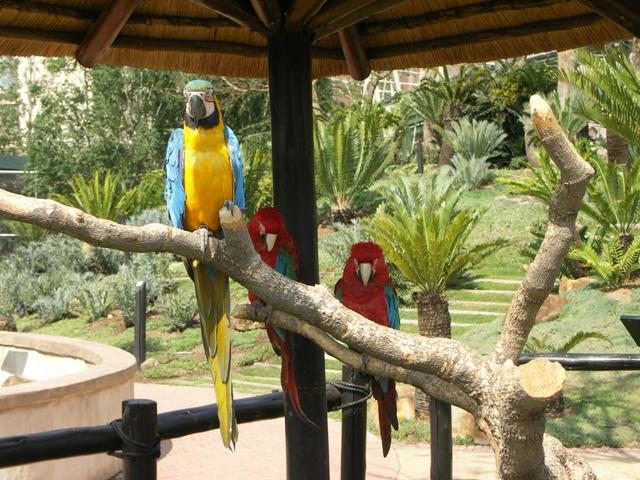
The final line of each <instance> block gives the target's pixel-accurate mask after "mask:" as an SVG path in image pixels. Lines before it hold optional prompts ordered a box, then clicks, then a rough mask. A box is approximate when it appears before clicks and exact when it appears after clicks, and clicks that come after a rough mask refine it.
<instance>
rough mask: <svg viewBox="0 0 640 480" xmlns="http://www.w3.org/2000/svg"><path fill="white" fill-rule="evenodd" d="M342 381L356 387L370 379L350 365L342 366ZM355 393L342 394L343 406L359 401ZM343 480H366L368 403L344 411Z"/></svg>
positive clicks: (341, 461)
mask: <svg viewBox="0 0 640 480" xmlns="http://www.w3.org/2000/svg"><path fill="white" fill-rule="evenodd" d="M342 380H344V381H345V382H349V383H353V384H355V385H362V386H365V385H368V384H369V377H368V376H367V375H363V374H362V373H360V372H359V371H357V370H354V369H353V368H351V367H349V366H348V365H343V366H342ZM358 398H359V396H358V395H357V394H356V393H355V392H350V391H345V392H343V394H342V402H343V404H347V403H349V402H353V401H354V400H357V399H358ZM340 453H341V458H340V478H341V480H365V478H366V477H365V476H366V472H367V402H362V403H358V404H357V405H354V406H353V407H349V408H345V409H343V410H342V451H341V452H340Z"/></svg>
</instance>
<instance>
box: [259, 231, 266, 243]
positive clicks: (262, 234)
mask: <svg viewBox="0 0 640 480" xmlns="http://www.w3.org/2000/svg"><path fill="white" fill-rule="evenodd" d="M266 239H267V234H266V233H260V240H262V241H263V242H266V241H267V240H266Z"/></svg>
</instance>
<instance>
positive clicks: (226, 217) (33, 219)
mask: <svg viewBox="0 0 640 480" xmlns="http://www.w3.org/2000/svg"><path fill="white" fill-rule="evenodd" d="M0 214H1V215H4V216H6V217H8V218H10V219H13V220H19V221H22V222H27V223H31V224H34V225H38V226H40V227H43V228H46V229H48V230H52V231H55V232H60V233H64V234H66V235H69V236H71V237H74V238H78V239H80V240H83V241H85V242H87V243H90V244H92V245H97V246H101V247H107V248H115V249H118V250H124V251H130V252H169V253H174V254H176V255H181V256H184V257H188V258H199V259H202V261H204V262H205V263H207V264H210V265H212V266H214V267H215V268H216V269H217V270H220V271H223V272H225V273H227V274H228V275H229V276H230V277H232V278H233V279H235V280H237V281H238V282H240V283H241V284H242V285H244V286H245V287H247V288H248V289H249V290H251V291H252V292H254V293H255V294H256V295H258V296H259V297H260V298H262V299H263V300H265V301H267V302H268V303H269V304H271V305H272V306H273V307H274V309H276V310H281V311H284V312H287V313H289V314H291V315H293V316H295V317H297V318H299V319H301V320H303V321H305V322H307V323H310V324H312V325H315V326H317V327H319V328H321V329H322V330H324V331H325V332H327V333H328V334H329V335H331V336H332V337H334V338H335V339H337V340H340V341H341V342H344V343H346V344H347V345H349V346H350V347H351V348H353V349H354V350H357V351H360V352H366V353H367V354H369V355H371V356H373V357H376V358H379V359H380V360H383V361H385V362H388V363H390V364H392V365H396V366H400V367H404V368H408V369H411V370H415V371H418V372H422V373H428V374H431V375H434V376H436V377H439V378H440V379H442V380H444V381H446V382H450V383H453V384H455V385H457V386H458V387H459V388H460V389H461V390H462V391H464V392H465V393H466V394H468V395H469V396H471V397H472V398H478V395H479V392H480V391H481V390H482V385H481V384H482V381H481V377H480V375H479V372H480V369H481V368H482V366H483V364H484V363H485V360H484V359H483V358H482V356H480V355H479V354H477V353H476V352H474V351H473V350H471V349H469V348H467V347H466V346H465V345H463V344H462V343H460V342H458V341H455V340H450V339H441V338H425V337H419V336H417V335H410V334H407V333H404V332H400V331H397V330H393V329H390V328H382V327H380V326H378V325H376V324H375V323H373V322H371V321H369V320H367V319H365V318H364V317H362V316H361V315H359V314H357V313H355V312H353V311H352V310H349V309H347V308H345V307H344V306H343V305H342V304H341V303H340V302H339V301H338V300H336V299H335V298H334V297H333V295H331V294H330V293H329V292H328V291H327V289H326V288H324V287H323V286H321V285H317V286H308V285H303V284H301V283H297V282H294V281H292V280H290V279H288V278H286V277H284V276H282V275H280V274H279V273H277V272H275V271H274V270H273V269H271V268H269V267H268V266H267V265H266V264H265V263H263V262H262V260H261V259H260V256H259V255H258V254H257V253H256V251H255V249H254V248H253V244H252V243H251V239H250V238H249V233H248V232H247V229H246V223H245V221H244V219H243V217H242V214H241V213H240V211H239V210H238V209H237V208H236V209H235V210H234V214H233V215H232V214H231V213H230V212H229V210H226V209H222V210H221V211H220V224H221V225H222V228H223V229H224V233H225V240H224V241H221V240H216V239H211V240H210V251H207V252H206V254H205V255H203V253H202V252H201V251H200V240H199V236H198V235H197V234H194V233H190V232H186V231H184V230H178V229H174V228H171V227H168V226H166V225H159V224H151V225H146V226H144V227H132V226H127V225H121V224H118V223H115V222H111V221H108V220H103V219H99V218H96V217H93V216H91V215H88V214H86V213H84V212H82V211H80V210H78V209H75V208H71V207H67V206H65V205H62V204H60V203H58V202H55V201H53V200H40V199H35V198H30V197H24V196H22V195H17V194H14V193H9V192H5V191H2V190H0Z"/></svg>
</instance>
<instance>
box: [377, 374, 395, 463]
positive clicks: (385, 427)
mask: <svg viewBox="0 0 640 480" xmlns="http://www.w3.org/2000/svg"><path fill="white" fill-rule="evenodd" d="M388 382H389V388H388V390H387V392H386V393H385V392H384V390H383V389H382V386H381V385H380V383H378V381H377V380H375V379H373V380H371V391H372V393H373V398H375V399H376V401H377V402H378V422H379V423H380V438H381V440H382V454H383V455H384V456H385V457H386V456H387V454H388V453H389V449H390V448H391V427H392V426H393V428H394V429H395V430H398V413H397V406H396V384H395V382H394V381H393V380H388Z"/></svg>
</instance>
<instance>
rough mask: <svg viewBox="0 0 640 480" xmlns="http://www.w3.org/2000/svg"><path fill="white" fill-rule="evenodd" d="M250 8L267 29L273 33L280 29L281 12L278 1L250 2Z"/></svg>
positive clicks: (256, 0) (255, 0)
mask: <svg viewBox="0 0 640 480" xmlns="http://www.w3.org/2000/svg"><path fill="white" fill-rule="evenodd" d="M251 6H252V7H253V9H254V10H255V12H256V15H257V16H258V18H259V19H260V21H261V22H262V23H264V26H265V27H267V29H269V30H271V31H274V30H277V29H278V28H280V20H281V19H282V10H281V9H280V3H279V1H278V0H251Z"/></svg>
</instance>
